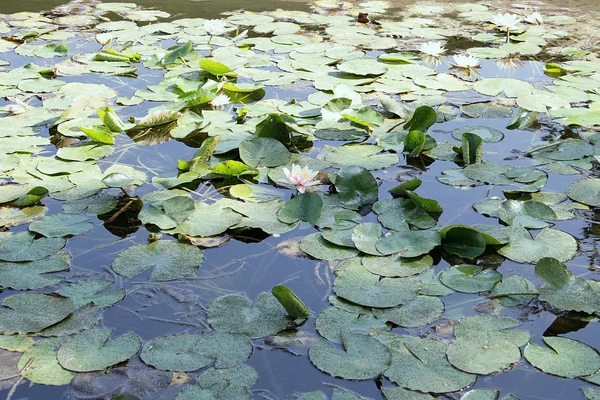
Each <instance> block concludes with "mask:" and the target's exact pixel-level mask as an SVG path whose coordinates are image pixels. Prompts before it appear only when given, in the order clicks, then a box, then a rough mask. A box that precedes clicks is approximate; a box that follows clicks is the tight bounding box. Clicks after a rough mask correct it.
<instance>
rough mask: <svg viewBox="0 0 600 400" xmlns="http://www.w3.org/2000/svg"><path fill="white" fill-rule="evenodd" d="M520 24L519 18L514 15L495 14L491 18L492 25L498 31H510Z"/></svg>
mask: <svg viewBox="0 0 600 400" xmlns="http://www.w3.org/2000/svg"><path fill="white" fill-rule="evenodd" d="M519 22H521V18H519V17H518V16H517V15H515V14H509V13H506V14H496V15H494V17H493V18H492V23H493V24H494V25H496V27H497V28H498V29H500V30H501V31H504V30H510V29H514V28H516V27H517V25H518V24H519Z"/></svg>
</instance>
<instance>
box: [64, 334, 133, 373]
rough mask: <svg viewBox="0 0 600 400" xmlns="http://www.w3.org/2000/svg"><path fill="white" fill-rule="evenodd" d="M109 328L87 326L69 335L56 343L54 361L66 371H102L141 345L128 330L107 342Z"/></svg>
mask: <svg viewBox="0 0 600 400" xmlns="http://www.w3.org/2000/svg"><path fill="white" fill-rule="evenodd" d="M112 331H113V330H112V329H90V330H88V331H85V332H83V333H80V334H77V335H75V336H71V337H70V338H69V339H67V340H66V341H65V342H64V343H63V344H62V345H61V346H60V349H59V350H58V353H57V354H56V357H57V359H58V362H59V363H60V365H61V366H62V367H63V368H65V369H68V370H69V371H75V372H90V371H102V370H104V369H106V368H108V367H110V366H112V365H115V364H118V363H121V362H123V361H127V360H129V359H130V358H131V357H133V356H134V355H136V354H137V352H138V350H139V349H140V347H142V341H141V340H140V338H139V337H138V336H137V335H135V334H133V333H131V332H128V333H126V334H124V335H122V336H119V337H118V338H116V339H115V340H113V341H112V342H107V340H108V338H109V337H110V335H111V334H112Z"/></svg>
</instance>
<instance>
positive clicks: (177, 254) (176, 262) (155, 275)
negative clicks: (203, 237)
mask: <svg viewBox="0 0 600 400" xmlns="http://www.w3.org/2000/svg"><path fill="white" fill-rule="evenodd" d="M203 261H204V254H203V253H202V250H200V249H198V248H197V247H195V246H190V245H187V244H182V243H176V242H173V241H166V240H159V241H157V242H153V243H149V244H138V245H135V246H133V247H129V248H127V249H125V250H123V251H122V252H120V253H119V254H118V255H117V257H116V258H115V260H114V261H113V269H114V270H115V272H116V273H118V274H120V275H123V276H125V277H127V278H133V277H134V276H137V275H139V274H141V273H142V272H144V271H145V270H147V269H149V268H153V269H152V272H151V273H150V280H152V281H166V280H173V279H179V278H183V277H184V276H187V275H189V274H192V273H194V272H195V271H196V270H197V269H198V267H199V266H200V265H201V264H202V262H203Z"/></svg>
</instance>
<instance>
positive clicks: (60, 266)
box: [0, 255, 70, 290]
mask: <svg viewBox="0 0 600 400" xmlns="http://www.w3.org/2000/svg"><path fill="white" fill-rule="evenodd" d="M69 269H70V267H69V258H68V257H65V256H61V255H54V256H50V257H46V258H42V259H41V260H36V261H26V262H21V263H11V262H7V263H0V286H2V287H5V288H11V289H16V290H31V289H41V288H45V287H48V286H54V285H56V284H57V283H59V282H61V281H62V280H63V277H62V276H60V275H49V274H51V273H53V272H60V271H68V270H69Z"/></svg>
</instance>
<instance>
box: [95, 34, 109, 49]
mask: <svg viewBox="0 0 600 400" xmlns="http://www.w3.org/2000/svg"><path fill="white" fill-rule="evenodd" d="M112 38H113V37H112V35H111V34H110V33H108V32H107V33H98V34H97V35H96V42H98V43H99V44H101V45H102V47H105V46H106V45H107V44H109V43H110V41H111V40H112Z"/></svg>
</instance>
